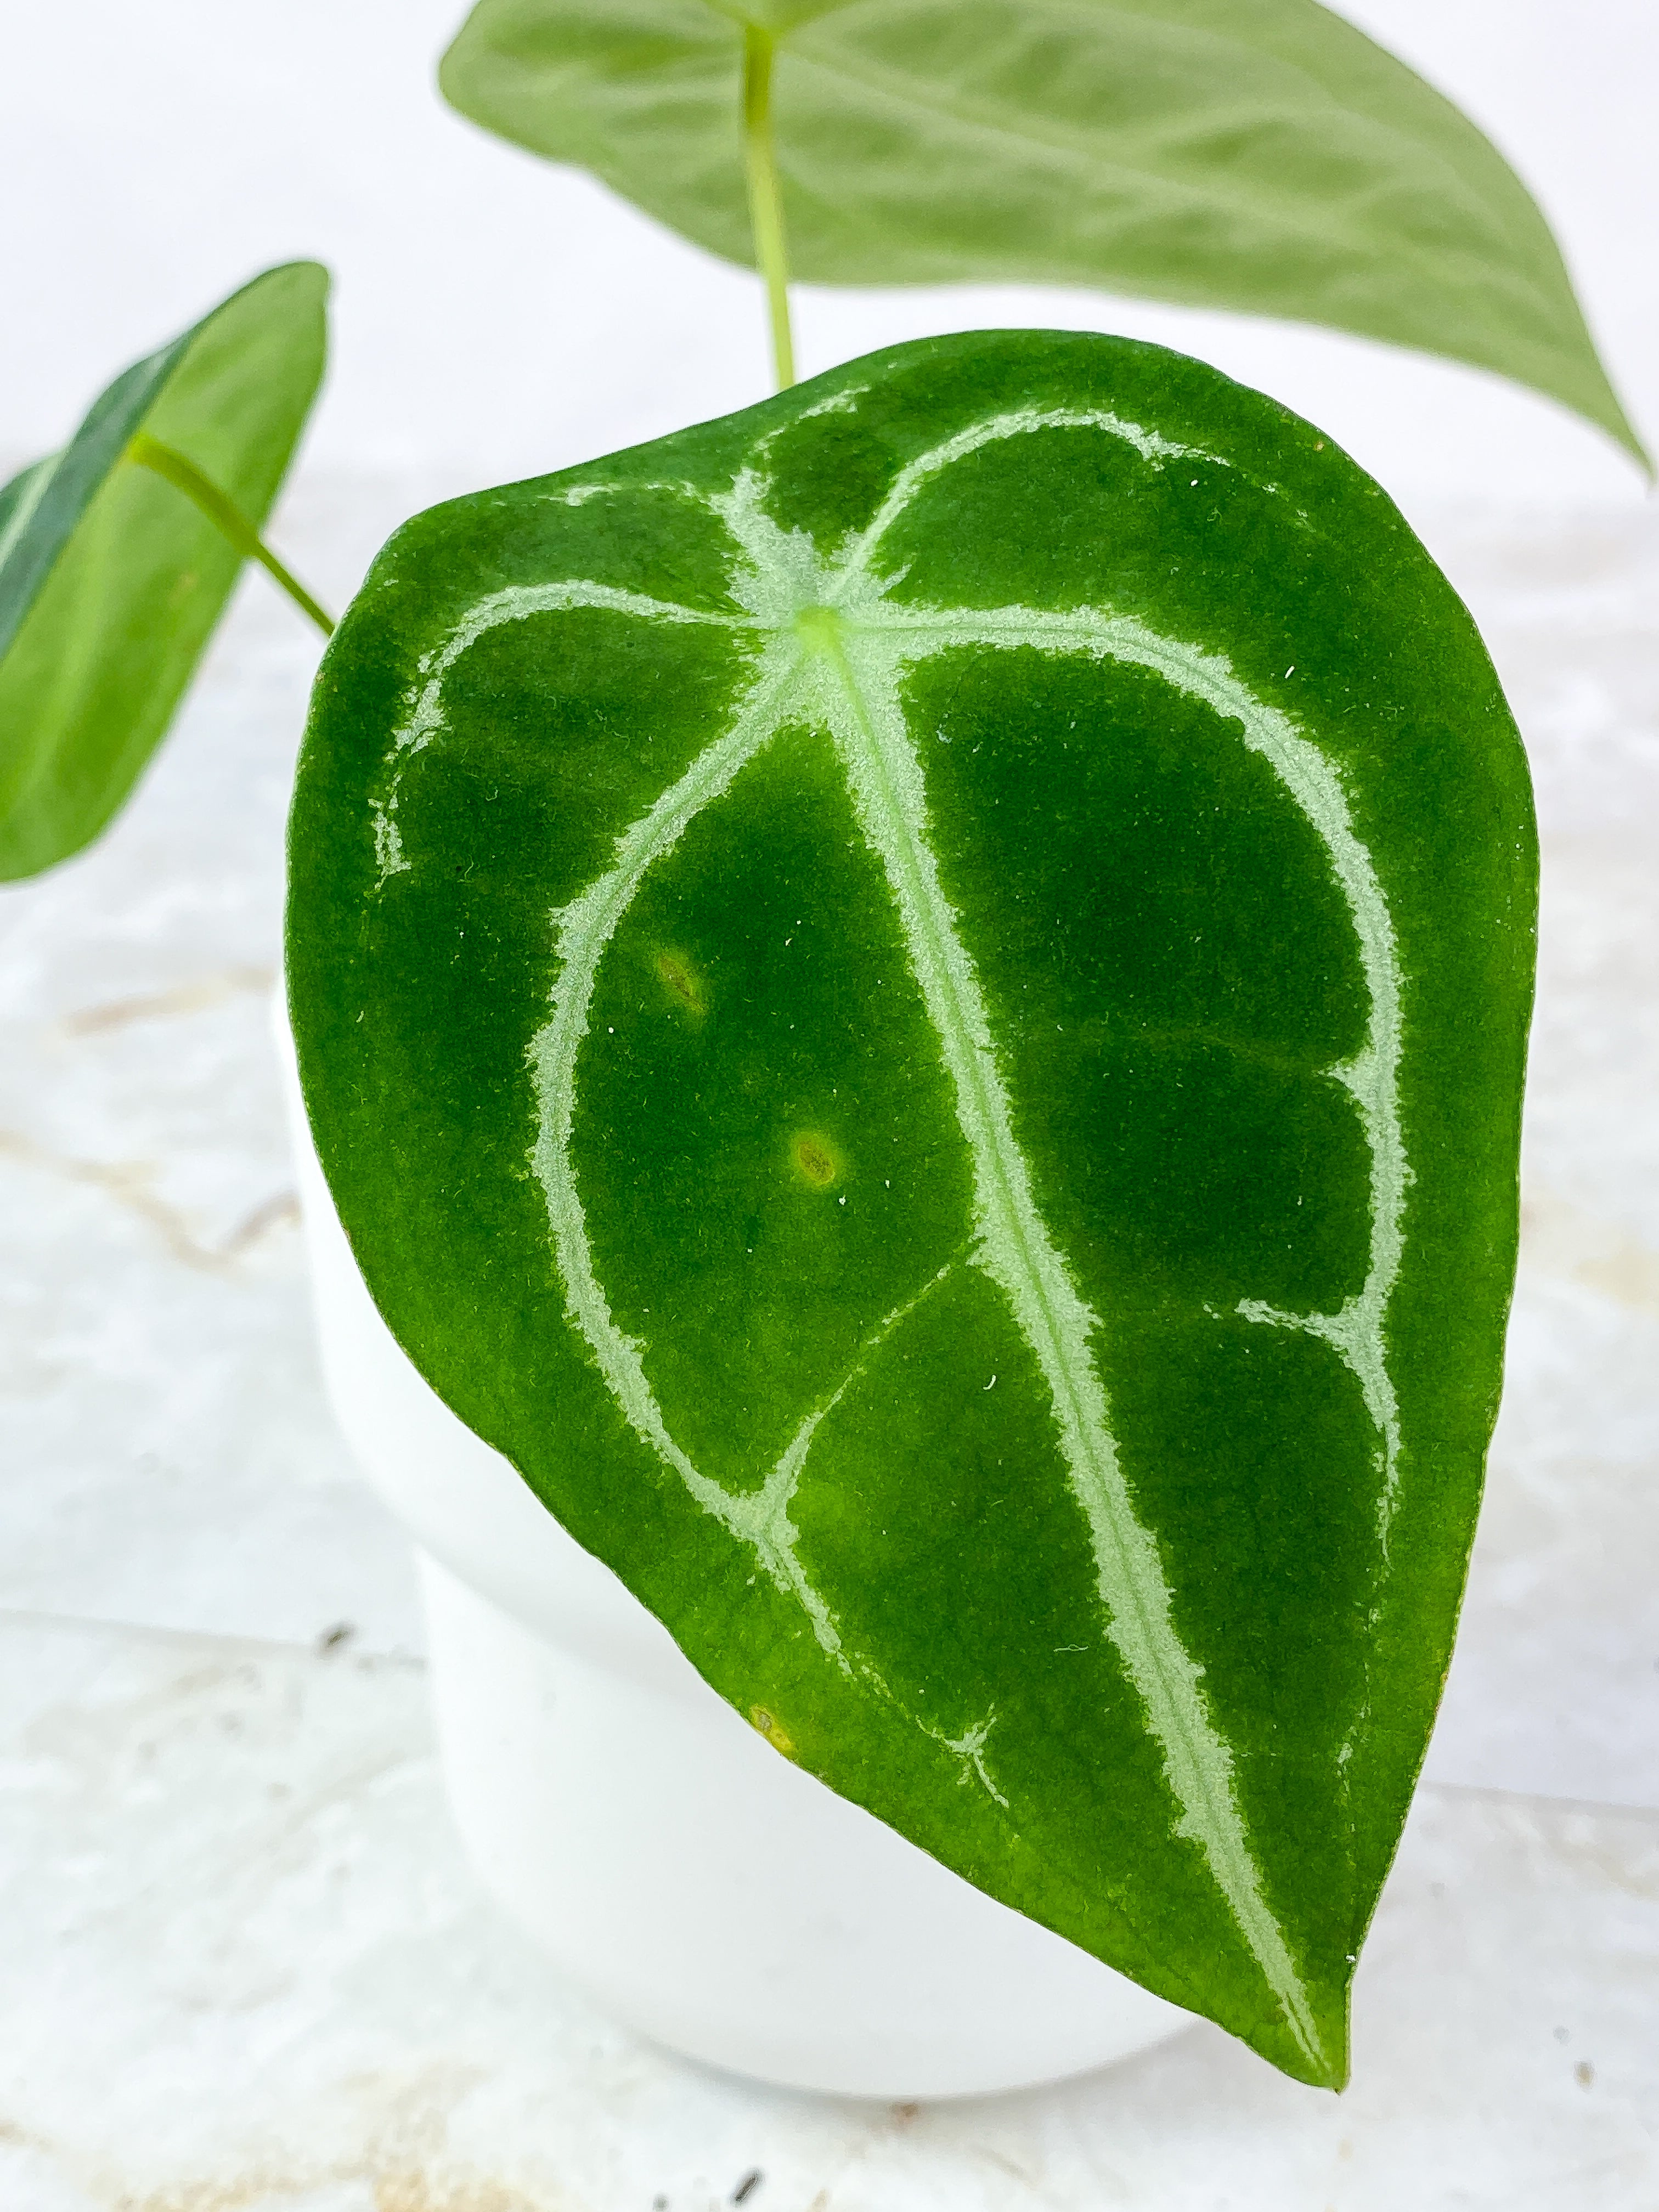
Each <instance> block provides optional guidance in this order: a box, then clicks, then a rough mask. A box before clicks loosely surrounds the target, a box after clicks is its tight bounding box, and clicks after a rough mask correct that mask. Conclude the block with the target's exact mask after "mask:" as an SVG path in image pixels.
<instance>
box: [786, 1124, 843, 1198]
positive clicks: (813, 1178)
mask: <svg viewBox="0 0 1659 2212" xmlns="http://www.w3.org/2000/svg"><path fill="white" fill-rule="evenodd" d="M789 1158H790V1159H791V1160H792V1162H793V1164H794V1168H795V1172H796V1173H797V1174H798V1175H799V1176H801V1177H802V1178H803V1180H804V1181H805V1182H810V1183H811V1186H812V1188H813V1189H814V1190H828V1189H829V1186H830V1185H831V1183H834V1182H840V1180H841V1177H842V1174H843V1172H844V1171H845V1169H844V1163H843V1162H842V1157H841V1154H840V1153H839V1152H837V1151H836V1147H835V1146H834V1145H832V1144H831V1143H830V1141H829V1138H828V1137H825V1136H821V1135H820V1134H819V1133H818V1132H817V1130H816V1129H803V1130H802V1131H801V1132H800V1133H799V1136H796V1137H793V1138H791V1139H790V1142H789Z"/></svg>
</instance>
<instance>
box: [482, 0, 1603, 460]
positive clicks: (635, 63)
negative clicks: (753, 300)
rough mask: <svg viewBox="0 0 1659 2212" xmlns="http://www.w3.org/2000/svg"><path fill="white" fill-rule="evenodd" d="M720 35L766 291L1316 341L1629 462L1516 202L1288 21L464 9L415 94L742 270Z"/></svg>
mask: <svg viewBox="0 0 1659 2212" xmlns="http://www.w3.org/2000/svg"><path fill="white" fill-rule="evenodd" d="M746 27H757V28H758V29H759V30H760V31H761V32H762V33H763V34H764V35H765V37H766V38H767V39H768V40H769V41H771V42H772V43H773V45H774V46H775V65H774V91H773V106H774V109H775V134H776V140H777V158H778V163H779V167H780V171H781V180H782V194H783V204H784V210H785V214H786V216H787V228H788V236H789V252H790V260H791V264H792V268H793V273H794V274H795V275H796V276H799V277H803V278H806V279H810V280H811V281H813V282H815V283H826V284H916V283H963V282H965V281H969V280H979V281H985V282H1009V281H1012V282H1015V283H1060V284H1086V285H1098V286H1102V287H1103V288H1105V289H1107V290H1109V291H1115V292H1130V293H1137V294H1139V295H1142V296H1143V297H1146V298H1149V299H1157V300H1174V301H1183V302H1186V303H1188V304H1192V305H1196V306H1200V307H1230V308H1237V309H1243V310H1244V311H1246V312H1248V313H1254V314H1264V315H1281V316H1287V317H1291V318H1294V319H1297V320H1300V321H1304V322H1311V323H1324V324H1328V325H1331V326H1332V327H1333V328H1334V329H1336V330H1341V331H1357V332H1358V333H1359V334H1360V335H1361V336H1363V337H1374V338H1385V339H1388V340H1390V341H1391V342H1393V343H1396V344H1399V345H1407V346H1416V347H1420V348H1422V349H1424V350H1425V351H1426V352H1429V353H1437V354H1443V355H1446V356H1449V357H1450V358H1451V359H1452V360H1454V361H1462V362H1473V363H1474V364H1475V366H1476V367H1478V368H1490V369H1496V370H1498V371H1499V372H1501V373H1502V374H1504V375H1506V376H1511V377H1514V378H1516V380H1518V381H1519V382H1521V383H1522V384H1528V385H1531V386H1534V388H1535V389H1536V390H1538V391H1540V392H1547V394H1548V395H1549V396H1550V397H1551V398H1555V399H1559V400H1561V401H1563V402H1565V404H1566V405H1567V406H1569V407H1572V408H1576V409H1577V410H1578V412H1579V413H1581V414H1583V415H1585V416H1588V417H1589V420H1590V421H1591V422H1596V423H1599V424H1600V425H1601V428H1603V429H1605V430H1607V431H1608V432H1610V433H1611V435H1613V437H1615V438H1617V439H1618V440H1619V441H1620V442H1621V443H1622V444H1623V445H1624V446H1626V447H1627V448H1628V449H1629V450H1630V452H1631V453H1632V454H1634V455H1635V457H1636V458H1637V459H1638V460H1640V461H1643V462H1644V465H1645V456H1644V453H1643V452H1642V448H1641V446H1640V444H1639V442H1638V439H1637V437H1636V435H1635V433H1634V431H1633V430H1632V428H1631V425H1630V423H1629V422H1628V420H1627V419H1626V416H1625V413H1624V410H1623V409H1622V408H1621V407H1620V404H1619V401H1618V398H1616V396H1615V395H1614V393H1613V389H1612V387H1611V386H1610V385H1609V384H1608V381H1607V374H1606V372H1605V371H1604V370H1603V368H1602V367H1601V362H1600V360H1599V359H1598V357H1597V355H1596V352H1595V346H1594V344H1593V343H1592V342H1591V340H1590V337H1589V332H1588V331H1587V330H1586V329H1585V326H1584V319H1583V314H1582V313H1581V312H1580V309H1579V307H1578V303H1577V300H1576V299H1575V297H1574V296H1573V290H1572V286H1571V282H1570V281H1569V278H1568V276H1567V272H1566V270H1565V268H1564V266H1563V265H1562V261H1561V256H1560V252H1559V249H1558V248H1557V246H1556V244H1555V241H1554V240H1553V237H1552V236H1551V234H1550V231H1549V228H1548V225H1547V223H1546V222H1545V221H1544V218H1543V216H1541V214H1540V213H1539V210H1538V209H1537V207H1536V205H1535V204H1534V201H1533V199H1532V197H1531V195H1530V194H1529V193H1528V191H1527V189H1526V187H1525V185H1522V182H1521V180H1520V179H1519V178H1518V177H1516V174H1515V173H1514V171H1513V170H1512V169H1510V167H1509V165H1508V164H1507V162H1505V161H1504V158H1503V156H1502V155H1500V154H1499V153H1498V150H1497V149H1496V148H1495V147H1493V146H1492V144H1491V143H1490V142H1489V141H1488V140H1487V139H1486V138H1485V137H1482V135H1481V133H1480V131H1477V130H1476V129H1475V127H1474V125H1473V124H1472V123H1471V122H1470V121H1469V120H1468V118H1467V117H1466V116H1464V115H1462V114H1461V113H1460V112H1459V111H1458V110H1457V109H1456V108H1455V107H1454V106H1452V105H1451V103H1450V102H1449V100H1445V99H1443V98H1442V96H1441V95H1440V94H1438V93H1437V92H1435V91H1433V90H1432V89H1431V88H1430V87H1429V86H1428V85H1426V84H1425V83H1424V82H1423V81H1422V79H1421V78H1420V77H1419V76H1414V75H1413V72H1412V71H1411V70H1408V69H1407V68H1405V67H1404V65H1403V64H1401V63H1399V62H1397V61H1395V59H1394V58H1393V57H1392V56H1391V55H1389V54H1387V53H1384V52H1383V51H1382V49H1381V48H1380V47H1378V46H1374V45H1373V44H1372V43H1371V41H1370V40H1369V39H1367V38H1365V37H1364V35H1363V34H1362V33H1360V32H1358V31H1357V30H1355V29H1354V28H1353V27H1352V25H1351V24H1349V23H1346V22H1345V21H1343V20H1342V18H1341V17H1340V15H1333V14H1332V13H1331V12H1330V11H1329V10H1328V9H1325V8H1322V7H1319V6H1317V5H1316V4H1315V0H793V4H792V0H746V4H738V0H732V4H730V5H727V4H726V0H480V4H479V5H478V6H477V8H475V9H474V10H473V12H472V14H471V15H470V16H469V17H468V19H467V21H466V22H465V25H464V26H463V27H462V29H461V32H460V33H459V36H458V38H457V39H456V40H455V42H454V44H453V46H451V48H450V50H449V52H448V53H447V55H446V56H445V58H444V62H443V66H442V70H441V75H440V82H441V86H442V88H443V91H444V93H445V95H446V97H447V99H448V100H450V101H451V102H452V104H453V106H456V107H457V108H459V110H460V112H461V113H462V114H464V115H466V116H469V117H471V118H472V120H473V121H474V122H477V123H480V124H483V125H484V126H485V127H486V128H487V129H489V130H491V131H498V132H499V133H500V134H501V136H502V137H506V138H510V139H512V140H513V142H514V143H517V144H519V145H521V146H527V147H529V148H530V149H531V150H532V152H534V153H538V154H542V155H546V156H547V157H548V158H549V159H550V160H552V161H568V162H574V163H575V164H578V165H579V166H580V167H583V168H586V169H591V170H592V171H593V172H594V173H595V174H596V175H598V176H599V177H602V178H603V179H605V183H606V184H608V185H611V187H612V188H613V190H615V191H618V192H622V193H623V194H624V195H626V197H628V198H629V199H631V200H634V201H636V202H637V203H638V204H639V205H640V206H641V207H642V208H644V209H645V210H647V212H648V213H649V214H651V215H653V216H656V217H657V219H658V220H659V222H665V223H668V224H670V225H671V226H672V228H675V229H676V230H678V231H682V232H684V234H685V235H686V236H687V237H688V238H690V239H694V240H696V243H697V244H698V245H699V246H707V247H708V249H709V250H710V251H711V252H714V253H719V254H722V255H724V256H725V257H726V258H727V259H728V260H732V261H737V262H740V263H744V264H749V263H750V262H751V261H752V259H753V248H752V245H751V240H750V222H749V212H748V207H747V203H746V198H745V182H744V155H743V148H742V144H741V125H740V105H741V102H740V83H741V77H742V70H743V57H744V38H745V30H746Z"/></svg>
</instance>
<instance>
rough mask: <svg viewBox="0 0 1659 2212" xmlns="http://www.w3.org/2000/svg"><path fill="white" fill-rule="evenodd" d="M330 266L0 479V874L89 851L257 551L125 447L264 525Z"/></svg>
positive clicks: (246, 297) (315, 347) (25, 872)
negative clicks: (149, 450)
mask: <svg viewBox="0 0 1659 2212" xmlns="http://www.w3.org/2000/svg"><path fill="white" fill-rule="evenodd" d="M327 296H328V272H327V271H326V270H325V269H322V268H319V266H318V264H316V263H315V262H313V261H295V262H289V263H288V264H285V265H284V266H283V267H282V268H278V269H271V270H266V272H265V273H264V276H256V277H255V278H254V280H253V282H252V283H251V284H247V285H245V286H244V287H243V289H241V290H240V292H236V293H234V294H233V295H232V296H231V297H230V298H229V299H228V300H226V301H223V302H222V304H221V305H220V306H219V307H216V308H215V309H214V310H213V312H212V313H210V314H208V315H205V316H204V318H203V319H202V320H201V321H200V322H199V323H197V324H196V325H194V326H193V327H192V328H191V329H190V330H188V331H185V333H184V335H183V336H182V337H178V338H175V339H174V340H173V342H172V343H171V344H170V345H167V346H164V347H162V349H161V351H160V352H159V353H155V354H152V355H150V356H149V358H148V359H147V360H144V361H141V362H136V363H135V364H134V366H133V367H132V368H129V369H126V370H125V371H123V373H122V374H121V375H119V376H118V377H117V378H116V380H115V381H114V383H113V384H112V385H111V386H109V388H108V390H107V391H106V392H103V393H101V394H100V397H99V398H97V399H96V400H94V403H93V405H92V408H91V410H90V411H89V412H88V416H87V417H86V420H85V421H84V422H82V425H81V427H80V428H79V429H78V430H77V431H76V434H75V435H74V437H73V438H72V439H71V440H70V442H69V444H68V445H67V446H66V447H64V450H63V452H62V453H58V454H54V455H52V456H51V457H49V458H48V459H46V460H43V461H37V462H36V463H35V464H34V465H33V467H32V468H28V469H25V470H24V471H23V472H22V474H21V476H18V477H14V478H13V479H12V481H11V483H9V484H8V485H7V486H6V487H5V489H3V491H0V878H12V877H16V876H29V875H33V874H35V873H36V872H38V871H39V870H40V869H42V868H47V867H51V866H52V865H53V863H54V862H56V861H58V860H65V859H67V858H68V856H69V855H70V854H71V853H76V852H78V851H79V850H80V849H81V848H82V846H83V845H86V844H88V843H90V842H91V840H92V839H93V838H94V837H95V836H97V834H98V832H99V831H100V829H102V828H103V827H104V825H105V823H106V822H107V821H108V820H109V818H110V817H111V816H112V814H113V813H114V811H115V810H116V809H117V807H118V806H119V805H120V804H121V802H122V800H123V799H125V797H126V795H127V793H128V792H129V791H130V790H131V787H132V785H133V783H134V782H135V781H136V780H137V776H138V775H139V773H140V771H141V770H142V769H143V766H144V763H146V761H148V760H149V757H150V755H151V753H152V752H154V750H155V747H156V746H157V744H160V742H161V738H163V736H164V735H165V734H166V732H167V726H168V724H169V723H170V722H171V721H172V720H173V713H174V710H175V709H176V708H177V706H178V704H179V699H180V698H181V697H182V696H183V694H184V690H185V685H186V684H188V683H189V681H190V678H191V675H192V673H193V672H194V671H195V667H196V664H197V661H198V660H199V659H200V658H201V656H202V653H203V651H204V647H206V644H207V641H208V639H209V638H210V636H211V635H212V634H213V630H214V628H215V626H216V623H218V620H219V617H220V616H221V615H222V613H223V611H224V609H225V605H226V603H227V601H228V599H229V597H230V593H231V591H232V588H233V587H234V584H235V582H236V579H237V576H238V575H239V574H240V570H241V566H242V558H243V556H242V554H241V553H240V552H239V551H238V550H235V549H234V547H233V545H232V544H230V543H229V542H228V539H227V538H226V537H225V535H224V532H223V530H222V527H221V526H216V524H215V523H213V522H212V521H210V520H209V519H208V518H207V516H206V515H204V513H203V512H202V511H201V509H200V508H199V507H197V506H195V505H193V504H192V503H191V500H190V499H188V498H187V497H185V495H184V493H182V492H181V491H180V490H179V489H177V487H176V485H175V484H173V483H169V482H167V480H166V479H165V478H164V477H162V476H161V475H158V474H157V473H155V471H154V470H153V469H151V468H143V467H135V466H134V465H132V464H131V460H130V459H128V458H127V457H128V455H129V454H130V453H131V448H132V444H133V441H134V439H135V438H139V437H143V438H145V439H149V440H150V441H154V442H155V446H156V447H159V448H160V449H161V456H163V457H164V458H170V457H172V456H175V455H182V456H183V458H184V459H185V462H186V463H188V464H191V465H193V466H194V468H195V469H196V470H198V471H201V473H202V474H203V475H204V477H206V478H208V479H209V481H210V483H211V485H212V486H214V487H215V488H216V489H217V491H218V493H219V494H220V495H222V498H223V499H225V500H228V501H229V503H230V505H231V507H234V509H235V510H237V512H238V514H239V516H240V518H245V519H246V521H248V522H251V523H252V524H253V525H254V526H258V524H259V523H261V522H263V520H264V517H265V515H266V514H267V513H268V512H269V511H270V507H271V505H272V503H273V501H275V499H276V493H277V490H278V489H279V487H280V486H281V484H282V481H283V477H284V476H285V475H286V473H287V471H288V465H289V461H290V459H292V458H293V454H294V449H295V446H296V445H297V444H298V442H299V438H300V433H301V430H302V429H303V428H304V427H305V421H306V417H307V415H308V414H309V413H310V411H311V404H312V401H313V398H315V397H316V392H317V386H318V385H319V382H320V380H321V378H322V373H323V360H324V353H325V345H326V340H327V332H326V324H325V302H326V300H327Z"/></svg>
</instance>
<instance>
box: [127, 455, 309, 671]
mask: <svg viewBox="0 0 1659 2212" xmlns="http://www.w3.org/2000/svg"><path fill="white" fill-rule="evenodd" d="M126 457H127V459H129V460H130V461H131V462H133V463H134V464H135V465H137V467H139V468H142V469H149V470H150V471H153V472H154V474H155V475H156V476H158V477H165V478H166V479H167V483H170V484H172V485H173V486H174V487H175V488H176V489H178V490H179V491H181V492H183V494H184V495H185V498H186V499H188V500H190V501H192V502H193V504H194V505H195V506H197V507H199V508H200V509H201V511H202V513H204V515H206V517H207V519H208V520H209V521H210V523H211V524H212V525H213V526H214V528H215V529H216V530H217V531H218V532H219V534H220V535H221V537H222V538H225V539H226V540H227V541H228V543H229V544H231V545H233V546H234V547H235V549H236V550H237V552H239V553H240V554H241V555H242V556H243V557H244V559H246V560H249V561H257V562H258V563H259V566H260V567H261V568H264V570H265V572H266V573H267V574H269V575H270V576H272V577H274V578H275V579H276V582H277V583H279V584H280V585H281V586H282V587H283V590H284V591H285V592H287V593H288V595H289V599H292V600H293V602H294V604H295V606H296V607H298V608H299V610H300V611H301V614H303V615H307V616H308V617H310V619H311V620H312V621H313V622H314V623H316V625H317V627H318V629H319V630H321V632H322V633H323V635H324V636H325V637H331V636H332V635H333V634H334V623H333V619H332V617H331V616H329V615H327V614H326V613H325V612H324V611H323V609H322V608H321V607H320V606H319V605H318V604H317V602H316V600H315V599H313V598H312V596H311V594H310V592H308V591H307V589H306V587H305V586H304V585H303V584H302V583H301V581H300V580H299V578H298V577H297V576H295V575H294V574H292V573H291V572H290V571H289V569H287V568H284V567H283V563H282V562H280V561H279V560H278V559H277V558H276V555H275V554H274V553H273V552H272V551H271V550H270V546H269V545H267V544H265V542H264V538H261V537H260V535H259V533H258V531H257V530H256V529H255V528H254V526H253V525H252V523H251V522H250V521H249V520H248V519H247V517H246V515H245V514H244V513H242V510H241V509H240V507H238V506H236V505H235V504H234V501H231V500H228V499H227V498H226V496H225V495H224V493H223V492H222V491H221V490H220V489H219V487H218V485H217V484H216V483H214V482H213V481H212V479H211V477H204V475H203V474H202V471H200V469H198V468H197V465H196V464H195V463H194V461H190V460H186V459H185V456H184V455H183V454H182V453H179V451H178V450H177V449H176V448H175V447H172V446H164V445H163V444H162V443H161V440H160V439H159V438H152V437H151V436H150V435H149V433H148V432H147V431H143V430H140V431H139V432H138V434H137V436H136V437H135V438H134V439H133V441H132V442H131V445H129V446H128V447H127V455H126Z"/></svg>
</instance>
